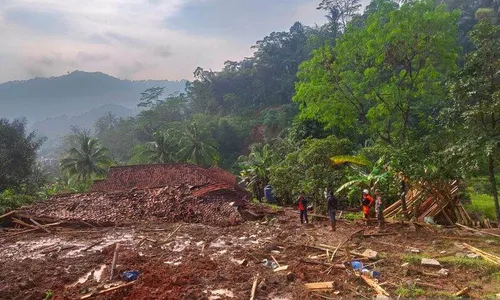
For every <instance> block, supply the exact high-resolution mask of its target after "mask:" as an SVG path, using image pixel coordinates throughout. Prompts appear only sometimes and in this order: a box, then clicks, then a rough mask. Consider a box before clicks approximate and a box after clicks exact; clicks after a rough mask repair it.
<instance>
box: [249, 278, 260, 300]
mask: <svg viewBox="0 0 500 300" xmlns="http://www.w3.org/2000/svg"><path fill="white" fill-rule="evenodd" d="M257 282H259V274H257V276H255V279H254V280H253V284H252V291H251V293H250V300H254V299H255V292H256V290H257Z"/></svg>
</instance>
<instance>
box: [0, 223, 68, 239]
mask: <svg viewBox="0 0 500 300" xmlns="http://www.w3.org/2000/svg"><path fill="white" fill-rule="evenodd" d="M62 223H63V222H56V223H51V224H45V225H44V226H45V227H51V226H57V225H60V224H62ZM37 230H40V228H39V227H37V228H33V229H28V230H24V231H20V232H15V233H11V234H8V235H7V236H8V237H11V236H16V235H20V234H25V233H28V232H33V231H37Z"/></svg>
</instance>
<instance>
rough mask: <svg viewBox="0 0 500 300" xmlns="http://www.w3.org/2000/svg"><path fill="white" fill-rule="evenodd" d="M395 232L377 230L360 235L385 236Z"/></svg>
mask: <svg viewBox="0 0 500 300" xmlns="http://www.w3.org/2000/svg"><path fill="white" fill-rule="evenodd" d="M394 234H396V232H378V233H371V234H362V235H361V236H362V237H372V236H385V235H394Z"/></svg>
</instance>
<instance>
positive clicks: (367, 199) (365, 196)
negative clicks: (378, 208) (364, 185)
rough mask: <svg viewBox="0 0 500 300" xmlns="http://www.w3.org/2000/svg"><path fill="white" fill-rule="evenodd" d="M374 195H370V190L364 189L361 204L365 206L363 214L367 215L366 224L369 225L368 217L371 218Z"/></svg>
mask: <svg viewBox="0 0 500 300" xmlns="http://www.w3.org/2000/svg"><path fill="white" fill-rule="evenodd" d="M373 202H374V200H373V197H372V196H370V192H369V191H368V190H367V189H364V190H363V199H362V200H361V205H362V207H363V214H364V215H365V220H366V225H368V219H369V218H370V206H371V205H372V204H373Z"/></svg>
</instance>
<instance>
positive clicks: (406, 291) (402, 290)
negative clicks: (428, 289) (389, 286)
mask: <svg viewBox="0 0 500 300" xmlns="http://www.w3.org/2000/svg"><path fill="white" fill-rule="evenodd" d="M396 295H398V296H401V297H403V298H408V297H418V296H422V295H425V291H424V290H423V289H421V288H416V287H411V288H406V287H402V286H400V287H398V289H397V290H396Z"/></svg>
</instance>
